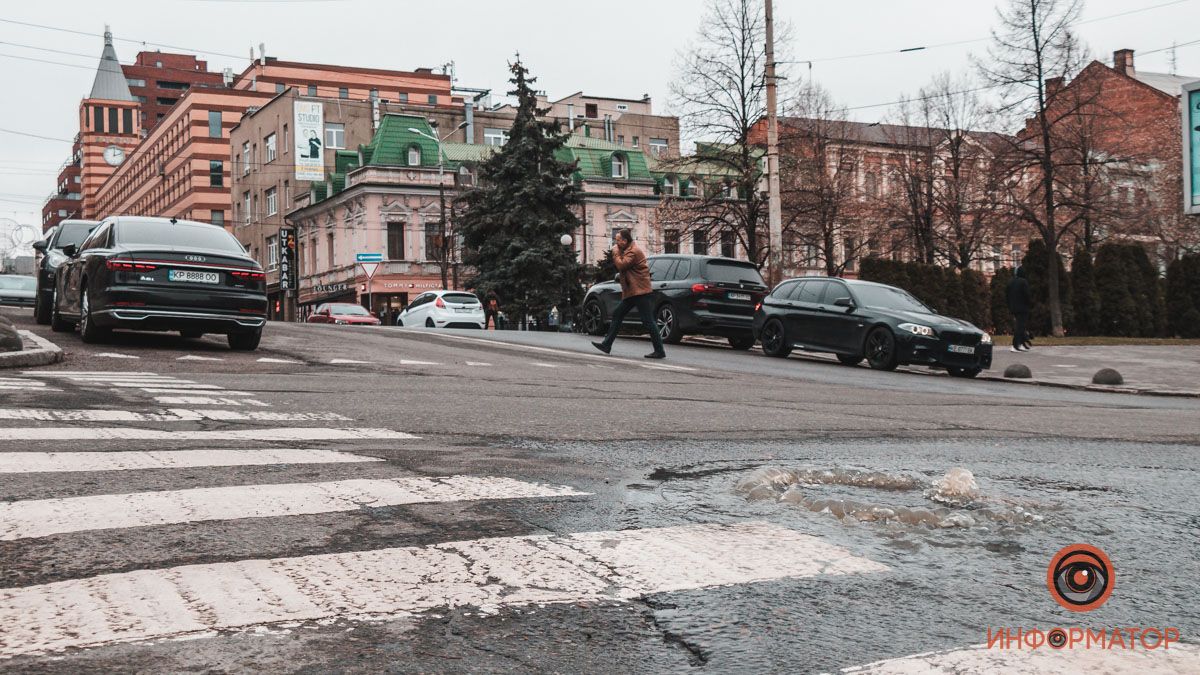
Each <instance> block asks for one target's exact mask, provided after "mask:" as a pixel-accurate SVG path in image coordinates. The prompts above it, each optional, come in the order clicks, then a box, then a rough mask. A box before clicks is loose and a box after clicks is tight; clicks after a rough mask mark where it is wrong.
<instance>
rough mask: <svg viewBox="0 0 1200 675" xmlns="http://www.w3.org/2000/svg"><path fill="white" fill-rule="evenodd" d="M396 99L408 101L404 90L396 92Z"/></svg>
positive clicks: (403, 101) (402, 101)
mask: <svg viewBox="0 0 1200 675" xmlns="http://www.w3.org/2000/svg"><path fill="white" fill-rule="evenodd" d="M396 100H397V101H399V102H401V103H408V94H406V93H404V92H400V93H399V94H398V97H397V98H396Z"/></svg>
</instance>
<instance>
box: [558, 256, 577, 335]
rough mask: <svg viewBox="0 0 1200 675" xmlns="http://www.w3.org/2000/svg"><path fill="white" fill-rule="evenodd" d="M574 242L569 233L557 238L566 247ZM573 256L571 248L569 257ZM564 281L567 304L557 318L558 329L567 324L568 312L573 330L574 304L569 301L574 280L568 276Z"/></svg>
mask: <svg viewBox="0 0 1200 675" xmlns="http://www.w3.org/2000/svg"><path fill="white" fill-rule="evenodd" d="M574 242H575V240H574V238H572V237H571V235H569V234H564V235H563V236H561V237H559V238H558V243H560V244H562V245H563V246H564V247H566V248H570V247H571V244H573V243H574ZM574 257H575V252H574V251H573V250H572V251H571V258H572V259H574ZM566 281H567V288H566V291H567V292H566V295H565V296H564V298H565V300H566V301H567V304H566V310H567V311H566V312H563V313H562V315H561V316H560V318H559V330H562V329H563V328H564V327H565V326H566V325H567V316H568V314H569V316H570V322H571V330H572V331H574V330H575V305H574V304H573V303H572V302H571V284H573V283H575V280H574V279H571V278H570V277H568V278H567V280H566Z"/></svg>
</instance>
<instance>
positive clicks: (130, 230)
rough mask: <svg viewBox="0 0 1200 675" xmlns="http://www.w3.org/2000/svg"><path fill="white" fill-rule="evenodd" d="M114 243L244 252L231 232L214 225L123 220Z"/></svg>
mask: <svg viewBox="0 0 1200 675" xmlns="http://www.w3.org/2000/svg"><path fill="white" fill-rule="evenodd" d="M117 243H118V244H120V245H121V246H136V245H139V244H140V245H145V246H177V247H179V248H206V249H212V250H215V251H228V252H229V253H238V254H241V253H245V249H243V248H242V245H241V244H239V243H238V240H237V239H234V238H233V235H231V234H229V233H228V232H226V231H225V230H224V229H223V228H220V227H217V226H215V225H189V224H185V223H176V224H174V225H171V224H170V223H156V222H149V221H136V220H134V221H127V222H126V221H123V222H119V223H118V224H117Z"/></svg>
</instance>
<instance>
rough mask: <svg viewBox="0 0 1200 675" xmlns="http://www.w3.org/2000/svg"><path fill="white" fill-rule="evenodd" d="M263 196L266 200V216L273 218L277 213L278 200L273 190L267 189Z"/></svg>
mask: <svg viewBox="0 0 1200 675" xmlns="http://www.w3.org/2000/svg"><path fill="white" fill-rule="evenodd" d="M263 194H264V195H265V196H266V198H267V215H268V216H273V215H275V214H276V213H279V198H278V196H277V194H276V191H275V188H267V191H266V192H264V193H263Z"/></svg>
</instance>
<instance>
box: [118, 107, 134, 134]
mask: <svg viewBox="0 0 1200 675" xmlns="http://www.w3.org/2000/svg"><path fill="white" fill-rule="evenodd" d="M121 124H122V126H123V129H122V130H121V133H124V134H132V133H133V109H131V108H125V109H124V110H122V111H121Z"/></svg>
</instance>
